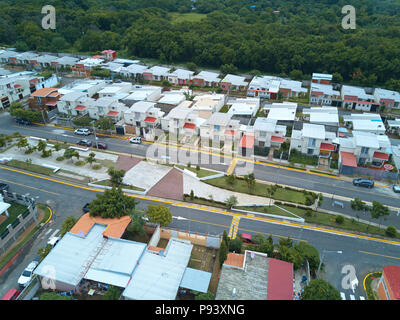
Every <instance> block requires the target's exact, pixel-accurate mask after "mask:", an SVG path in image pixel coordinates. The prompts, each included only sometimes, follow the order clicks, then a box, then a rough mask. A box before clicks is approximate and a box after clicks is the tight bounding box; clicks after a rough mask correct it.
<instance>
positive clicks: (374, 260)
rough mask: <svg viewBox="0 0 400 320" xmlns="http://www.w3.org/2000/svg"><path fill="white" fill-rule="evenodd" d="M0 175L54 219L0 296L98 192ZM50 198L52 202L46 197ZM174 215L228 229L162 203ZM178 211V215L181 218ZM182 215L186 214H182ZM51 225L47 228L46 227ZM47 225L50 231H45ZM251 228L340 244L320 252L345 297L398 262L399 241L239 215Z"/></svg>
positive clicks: (225, 221)
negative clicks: (351, 285)
mask: <svg viewBox="0 0 400 320" xmlns="http://www.w3.org/2000/svg"><path fill="white" fill-rule="evenodd" d="M0 179H1V180H4V181H7V182H8V183H9V184H10V188H11V190H12V191H15V192H18V193H22V194H26V193H29V194H30V196H33V197H39V198H38V201H39V202H41V203H50V204H51V205H52V207H53V208H54V211H55V219H54V220H52V222H51V223H50V224H49V226H48V227H47V229H45V230H43V231H42V233H41V234H40V235H39V236H38V237H37V238H36V240H35V241H34V242H33V244H32V246H31V247H30V248H27V250H26V252H24V255H23V256H21V257H20V259H18V261H17V262H16V263H15V264H14V265H13V266H12V268H11V269H10V271H9V272H7V274H6V275H4V276H3V277H1V278H0V284H1V287H0V296H1V295H3V294H4V293H5V292H6V291H7V290H9V289H10V288H11V287H17V279H18V277H19V275H20V274H21V272H22V271H23V269H24V268H25V267H26V265H27V264H28V263H29V262H30V261H31V260H32V259H33V257H34V256H35V255H36V252H37V250H38V249H39V248H41V247H44V246H45V245H46V242H47V240H48V239H49V237H50V236H51V234H52V233H53V232H54V231H55V230H57V229H59V228H60V226H61V224H62V222H63V220H64V219H65V217H67V216H69V215H73V216H76V217H78V216H80V215H81V214H82V211H81V208H82V206H83V205H84V204H85V203H87V202H89V201H91V200H92V199H94V198H95V197H96V194H97V192H94V191H89V190H84V189H80V188H76V187H72V186H68V185H64V184H60V183H57V182H52V181H48V180H43V179H40V178H36V177H30V176H26V175H24V174H21V173H16V172H12V171H8V170H0ZM48 201H50V202H48ZM150 202H152V201H148V200H139V205H138V208H139V209H144V208H146V207H147V205H148V204H149V203H150ZM166 206H167V207H169V208H170V210H171V212H172V214H173V216H174V217H175V218H174V219H173V221H172V223H171V224H170V227H173V228H178V229H181V230H190V231H192V232H200V233H209V234H222V233H223V230H225V229H226V230H227V231H228V230H229V227H230V225H231V222H232V216H231V215H225V214H219V213H215V212H209V211H204V210H199V209H195V208H188V207H182V206H177V205H173V204H166ZM177 217H180V218H179V219H178V218H177ZM185 219H186V220H185ZM50 229H51V230H50ZM49 230H50V231H49ZM240 232H246V233H251V234H256V233H262V234H264V235H265V236H268V235H270V234H272V235H273V237H274V239H275V240H276V241H277V240H278V239H281V238H286V237H291V238H292V239H295V240H296V241H298V240H302V241H307V242H308V243H310V244H311V245H313V246H315V247H316V248H317V249H318V250H319V251H320V253H321V252H322V250H323V249H325V250H334V251H337V250H341V251H342V254H335V253H327V254H326V255H325V257H324V263H325V264H326V267H325V271H324V272H322V273H321V277H322V278H325V279H326V280H328V281H329V282H331V283H332V284H333V285H334V286H335V287H336V288H338V289H339V290H340V291H341V292H343V293H345V294H346V296H347V299H349V297H350V296H349V295H350V294H353V295H354V296H355V297H356V300H359V296H360V295H362V296H365V294H364V293H363V292H362V280H363V277H364V275H365V274H366V273H368V272H371V271H377V270H381V269H382V267H384V266H385V265H388V264H394V265H399V266H400V247H399V246H398V245H393V244H389V243H382V242H377V241H374V240H367V239H361V238H353V237H348V236H342V235H337V234H332V233H326V232H322V231H317V230H309V229H305V228H299V227H295V226H288V225H284V224H282V223H279V222H276V223H272V222H266V221H261V220H255V219H252V218H241V219H240V223H239V233H240ZM347 265H352V266H353V267H354V269H355V272H356V277H357V279H358V281H359V283H360V285H359V286H358V287H357V288H356V290H355V292H354V293H353V292H352V291H351V290H350V289H344V288H343V286H342V282H343V279H344V277H345V276H346V275H345V274H343V273H342V271H343V267H344V266H347Z"/></svg>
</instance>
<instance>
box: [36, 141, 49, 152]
mask: <svg viewBox="0 0 400 320" xmlns="http://www.w3.org/2000/svg"><path fill="white" fill-rule="evenodd" d="M46 147H47V143H46V142H45V141H44V140H39V142H38V144H37V147H36V148H37V151H39V152H40V151H45V150H46Z"/></svg>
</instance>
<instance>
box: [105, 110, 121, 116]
mask: <svg viewBox="0 0 400 320" xmlns="http://www.w3.org/2000/svg"><path fill="white" fill-rule="evenodd" d="M118 114H119V113H118V112H117V111H109V112H108V113H107V115H108V116H112V117H115V116H117V115H118Z"/></svg>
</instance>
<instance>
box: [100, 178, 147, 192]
mask: <svg viewBox="0 0 400 320" xmlns="http://www.w3.org/2000/svg"><path fill="white" fill-rule="evenodd" d="M95 184H98V185H101V186H107V187H112V183H111V180H101V181H96V182H95ZM121 188H122V189H129V190H136V191H146V189H143V188H139V187H135V186H131V185H128V184H121Z"/></svg>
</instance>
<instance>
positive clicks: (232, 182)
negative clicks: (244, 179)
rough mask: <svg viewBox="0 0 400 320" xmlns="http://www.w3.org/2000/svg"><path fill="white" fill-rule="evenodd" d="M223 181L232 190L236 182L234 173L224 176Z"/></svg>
mask: <svg viewBox="0 0 400 320" xmlns="http://www.w3.org/2000/svg"><path fill="white" fill-rule="evenodd" d="M225 181H226V183H227V184H228V185H229V186H230V187H231V190H233V187H234V185H235V183H236V177H235V175H234V174H230V175H228V176H225Z"/></svg>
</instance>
